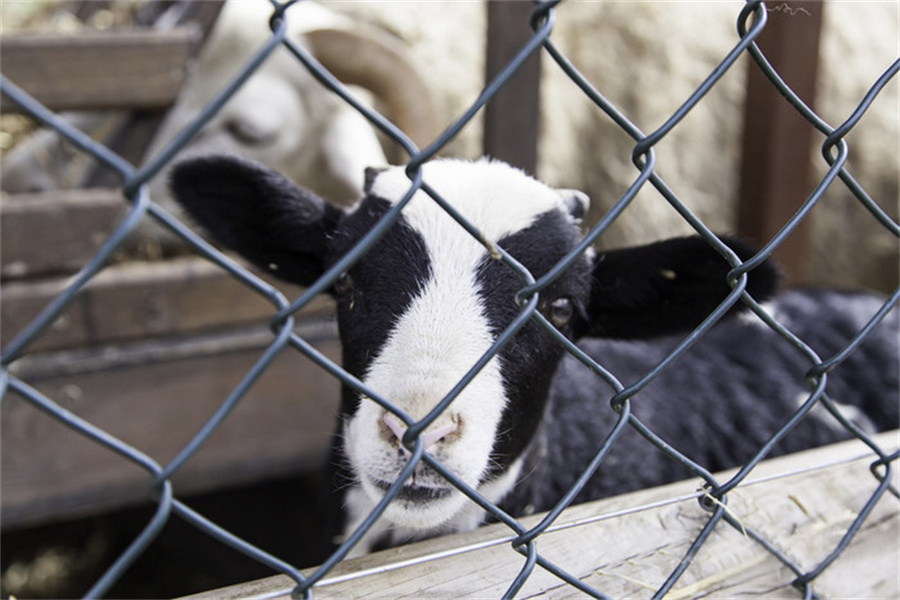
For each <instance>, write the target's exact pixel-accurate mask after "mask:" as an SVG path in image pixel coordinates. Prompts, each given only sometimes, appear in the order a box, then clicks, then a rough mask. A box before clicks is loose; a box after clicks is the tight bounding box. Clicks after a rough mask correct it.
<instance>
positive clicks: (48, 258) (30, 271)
mask: <svg viewBox="0 0 900 600" xmlns="http://www.w3.org/2000/svg"><path fill="white" fill-rule="evenodd" d="M127 212H128V203H127V201H126V200H125V199H124V198H123V197H122V194H121V193H119V192H118V191H115V190H101V189H92V190H59V191H54V192H48V193H40V194H12V195H8V196H4V198H3V202H2V203H0V277H2V278H3V279H10V278H19V277H34V276H37V275H46V274H58V273H73V272H75V271H77V270H78V269H80V268H81V267H83V266H84V265H85V264H86V263H87V262H88V261H89V260H90V258H91V256H93V255H94V254H95V253H96V252H97V251H98V250H99V249H100V247H101V246H102V245H103V243H104V242H105V241H106V239H107V238H108V237H109V235H110V233H112V232H113V230H115V228H116V227H117V226H118V225H119V224H120V223H121V222H122V220H123V219H124V218H125V215H126V214H127Z"/></svg>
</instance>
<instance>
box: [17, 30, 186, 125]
mask: <svg viewBox="0 0 900 600" xmlns="http://www.w3.org/2000/svg"><path fill="white" fill-rule="evenodd" d="M197 38H198V35H197V33H196V30H195V28H193V27H179V28H175V29H171V30H168V31H155V30H139V29H136V30H129V31H108V32H84V33H77V34H69V35H61V34H58V33H20V34H10V35H4V36H3V38H2V39H0V53H2V55H3V65H2V73H3V76H4V77H7V78H9V79H10V81H12V82H13V83H15V84H16V85H18V86H19V87H21V88H23V89H24V90H25V91H26V92H28V93H29V94H31V95H32V96H34V97H35V98H37V100H39V101H40V102H41V103H43V104H44V105H45V106H47V107H48V108H50V109H51V110H86V109H154V108H165V107H167V106H169V105H170V104H172V102H173V101H174V100H175V97H176V96H177V95H178V92H179V89H180V88H181V83H182V80H183V79H184V75H185V66H186V63H187V61H188V59H189V57H190V56H191V51H192V48H193V46H194V44H195V43H197ZM0 108H2V109H3V110H5V111H11V110H16V107H15V104H14V103H13V102H9V101H8V100H6V98H3V99H2V103H0Z"/></svg>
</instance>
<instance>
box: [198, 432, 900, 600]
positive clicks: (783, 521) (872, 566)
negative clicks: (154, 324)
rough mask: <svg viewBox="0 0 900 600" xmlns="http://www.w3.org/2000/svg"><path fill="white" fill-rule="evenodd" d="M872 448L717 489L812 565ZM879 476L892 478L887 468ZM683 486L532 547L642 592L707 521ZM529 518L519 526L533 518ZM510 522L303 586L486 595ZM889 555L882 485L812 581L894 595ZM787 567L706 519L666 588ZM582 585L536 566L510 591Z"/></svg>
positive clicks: (864, 494) (847, 512) (500, 570)
mask: <svg viewBox="0 0 900 600" xmlns="http://www.w3.org/2000/svg"><path fill="white" fill-rule="evenodd" d="M876 440H877V443H878V444H879V445H880V446H881V447H882V448H886V449H888V451H891V449H895V448H897V447H898V445H900V432H898V431H892V432H888V433H883V434H881V435H879V436H877V437H876ZM874 460H875V457H874V455H873V454H872V453H871V452H870V451H869V450H868V448H867V447H866V446H864V445H863V444H862V443H861V442H857V441H852V442H844V443H841V444H835V445H833V446H827V447H824V448H819V449H815V450H810V451H806V452H801V453H798V454H794V455H789V456H785V457H782V458H777V459H773V460H769V461H765V462H763V463H761V464H760V465H759V466H758V467H757V468H756V470H755V471H754V472H753V474H752V476H751V477H750V478H749V479H748V481H747V482H746V483H745V484H743V485H741V486H740V487H738V488H737V489H736V490H735V491H733V492H732V493H731V494H729V496H728V500H729V502H728V510H729V512H730V513H731V514H732V515H733V516H734V517H735V518H736V519H738V520H739V521H740V523H741V524H742V525H743V526H744V527H745V528H747V529H748V530H752V531H754V532H755V533H757V534H760V535H762V536H763V537H764V538H765V539H767V540H769V541H770V542H771V543H773V544H774V545H775V546H776V547H777V548H778V549H779V550H780V551H781V552H783V553H785V554H786V555H787V556H788V557H789V558H790V559H791V560H792V561H794V562H795V563H796V564H799V565H800V566H801V567H802V568H804V569H812V568H813V567H815V566H816V565H817V564H818V563H819V562H820V561H822V560H823V559H825V557H827V556H828V554H829V553H830V552H831V551H832V549H833V548H834V547H835V545H836V544H837V543H838V541H839V540H840V539H841V537H842V536H843V534H844V532H845V531H846V530H847V527H848V526H849V525H850V523H851V521H852V520H853V519H854V518H855V517H856V515H857V514H858V512H859V511H860V509H861V508H862V507H863V505H864V504H865V503H866V501H867V500H868V499H869V497H870V496H871V495H872V493H873V492H874V490H875V489H876V488H877V486H878V482H877V481H876V479H875V478H874V477H873V476H872V474H871V473H870V472H869V464H870V463H872V462H873V461H874ZM726 478H727V475H725V474H723V475H722V479H720V481H723V480H725V479H726ZM893 482H894V485H895V486H897V484H898V483H900V474H898V473H897V471H896V469H895V470H894V473H893ZM697 488H698V481H695V480H687V481H683V482H679V483H674V484H670V485H666V486H662V487H658V488H653V489H648V490H642V491H638V492H634V493H630V494H624V495H622V496H617V497H614V498H608V499H605V500H600V501H597V502H591V503H587V504H583V505H580V506H573V507H570V508H569V509H568V510H566V511H565V512H564V513H563V514H562V515H561V516H560V518H559V519H558V520H557V521H556V524H555V525H554V526H553V527H552V528H551V530H549V531H548V532H547V533H545V534H542V535H541V536H539V537H538V538H537V546H538V550H539V552H540V553H541V555H542V556H543V557H545V558H547V559H549V560H551V561H553V563H554V564H556V565H557V566H559V567H561V568H563V569H565V570H566V571H568V572H569V573H571V574H574V575H575V576H577V577H578V578H579V579H580V580H582V581H583V582H584V583H586V584H588V585H591V586H593V587H595V589H598V590H600V591H602V592H603V593H605V594H607V595H609V596H610V597H612V598H649V597H650V596H652V594H653V592H654V591H655V590H656V589H657V588H659V587H660V586H661V585H662V583H663V582H664V581H665V579H666V577H668V575H669V573H670V572H671V571H672V569H673V568H675V566H676V565H677V563H678V561H680V560H681V558H682V557H683V556H684V554H685V552H686V551H687V549H688V547H689V546H690V544H691V543H692V542H693V540H694V538H695V537H696V535H697V534H698V533H699V531H700V529H701V528H702V527H703V526H704V525H705V523H706V522H707V520H708V519H709V513H708V512H707V511H706V510H704V509H703V508H702V507H701V505H700V503H699V502H698V498H699V493H698V489H697ZM540 517H541V516H540V515H536V516H532V517H529V518H527V519H524V520H523V524H525V525H526V526H531V525H535V524H536V523H538V521H539V520H540ZM510 533H511V532H510V530H509V528H508V527H506V526H505V525H491V526H488V527H483V528H481V529H478V530H476V531H472V532H468V533H461V534H455V535H450V536H446V537H442V538H437V539H434V540H428V541H425V542H421V543H417V544H410V545H408V546H401V547H398V548H392V549H390V550H385V551H382V552H378V553H375V554H371V555H368V556H363V557H360V558H357V559H353V560H348V561H344V562H342V563H340V564H338V565H337V566H336V567H335V569H334V570H332V571H331V572H330V573H329V574H328V575H327V576H326V578H325V579H323V580H322V582H321V583H320V584H319V585H318V586H317V587H315V588H313V590H314V593H315V597H316V598H404V597H415V598H469V597H479V598H499V597H501V596H502V595H503V593H504V592H505V591H506V589H507V587H508V586H509V584H510V583H511V582H512V580H513V579H514V578H515V577H516V575H517V574H518V572H519V570H520V569H521V568H522V566H523V564H524V558H523V557H522V555H520V554H519V553H518V552H516V551H515V550H513V549H512V548H511V547H510V543H509V542H510V540H511V539H512V537H513V536H511V535H510ZM297 543H298V544H301V543H303V540H301V539H298V540H297ZM898 564H900V500H898V499H897V497H895V496H893V495H891V494H890V493H886V494H885V495H884V496H882V498H881V501H880V502H879V503H878V504H877V506H876V507H875V509H874V511H873V512H872V513H871V514H870V515H869V517H868V519H866V521H865V523H864V525H863V527H862V529H861V530H860V531H859V532H858V534H857V535H856V537H855V538H854V540H853V543H852V544H851V545H850V547H849V548H848V549H847V550H846V551H845V552H844V553H843V554H842V555H841V556H840V558H839V559H838V560H837V562H836V563H834V564H833V565H831V566H830V567H829V568H828V569H826V570H825V572H824V573H823V574H822V575H821V576H820V577H819V578H817V579H816V580H815V585H814V589H815V590H816V592H817V593H819V594H820V595H821V596H822V597H826V598H839V597H844V598H846V597H857V598H862V597H864V598H897V597H898V595H900V575H898V569H897V565H898ZM312 571H313V570H312V569H310V570H308V571H305V572H304V573H306V574H307V575H308V574H309V573H311V572H312ZM795 577H796V575H794V574H793V572H792V571H790V570H789V569H788V568H786V567H785V566H784V565H783V564H782V563H781V562H780V561H778V560H777V559H776V558H774V556H773V555H772V554H770V553H769V552H768V551H767V550H765V549H764V548H763V547H762V546H761V545H760V544H758V543H756V542H755V541H753V540H752V539H750V537H748V536H746V535H744V534H743V533H742V532H741V531H739V530H737V529H735V528H733V527H731V526H729V525H727V524H726V523H724V522H720V523H719V525H717V527H716V529H715V531H714V532H713V535H712V537H711V538H710V539H709V540H708V541H707V542H706V543H705V544H704V545H703V547H702V548H701V549H700V551H699V553H698V555H697V556H696V558H695V559H694V561H693V563H692V564H691V566H690V567H689V568H688V570H687V571H686V572H685V574H684V575H683V576H682V578H681V579H680V580H679V582H678V583H677V584H676V587H675V588H674V589H673V590H672V591H671V592H670V593H669V594H668V595H667V596H666V597H667V598H673V599H677V598H698V597H707V596H715V597H729V598H731V597H739V596H757V597H759V596H763V597H770V598H774V597H778V598H801V597H802V594H800V592H798V591H797V590H796V589H794V588H793V587H792V586H791V581H793V580H794V579H795ZM292 587H293V585H292V581H291V580H290V579H289V578H288V577H286V576H283V575H279V576H275V577H271V578H268V579H264V580H260V581H255V582H250V583H246V584H243V585H238V586H233V587H229V588H224V589H219V590H215V591H210V592H208V593H203V594H198V595H195V596H191V598H195V599H201V598H203V599H206V598H218V599H223V600H224V599H228V598H259V597H266V598H276V597H289V595H290V590H291V589H292ZM582 596H583V594H582V593H581V592H579V591H578V590H576V589H574V588H572V587H571V586H568V585H567V584H564V583H563V582H562V581H561V580H560V579H558V578H556V577H555V576H554V575H552V574H550V573H548V572H546V571H544V570H542V569H541V568H540V567H536V568H535V571H534V573H533V574H532V575H531V577H530V578H529V579H528V581H527V582H526V583H525V586H524V588H523V589H522V590H521V591H520V593H519V594H518V596H517V597H522V598H533V597H542V598H543V597H546V598H569V597H582Z"/></svg>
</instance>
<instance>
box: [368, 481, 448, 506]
mask: <svg viewBox="0 0 900 600" xmlns="http://www.w3.org/2000/svg"><path fill="white" fill-rule="evenodd" d="M374 483H375V487H377V488H378V489H380V490H382V491H385V492H387V491H388V490H389V489H390V488H391V486H392V485H393V483H392V482H388V481H381V480H377V481H375V482H374ZM451 493H453V489H452V488H450V487H432V486H425V485H415V484H410V483H407V484H406V485H404V486H403V487H401V488H400V492H399V493H398V494H397V498H399V499H400V500H403V501H405V502H412V503H415V504H425V503H428V502H434V501H436V500H442V499H443V498H446V497H447V496H449V495H450V494H451Z"/></svg>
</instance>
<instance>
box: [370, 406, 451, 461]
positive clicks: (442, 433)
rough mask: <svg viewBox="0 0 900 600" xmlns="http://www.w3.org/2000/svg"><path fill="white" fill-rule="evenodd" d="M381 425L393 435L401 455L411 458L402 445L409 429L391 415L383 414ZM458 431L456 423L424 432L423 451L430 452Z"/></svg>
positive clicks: (407, 450) (410, 453)
mask: <svg viewBox="0 0 900 600" xmlns="http://www.w3.org/2000/svg"><path fill="white" fill-rule="evenodd" d="M381 421H382V423H384V424H385V426H386V427H387V428H388V429H389V430H390V431H391V433H393V434H394V437H395V438H396V439H397V445H398V446H399V448H400V450H402V451H403V454H404V455H405V456H406V457H407V458H409V457H410V456H412V452H410V451H409V449H407V448H406V446H404V445H403V436H404V435H405V434H406V431H407V429H409V428H408V427H407V426H406V425H404V424H403V422H401V421H400V419H398V418H397V417H395V416H394V415H392V414H391V413H385V415H384V416H383V417H382V418H381ZM458 429H459V425H458V423H457V422H454V423H448V424H446V425H442V426H441V427H438V428H437V429H433V430H430V431H428V430H426V431H425V432H424V433H423V434H422V435H421V438H422V443H423V444H424V445H425V451H426V452H431V451H433V450H434V447H435V446H436V445H437V443H438V442H440V441H441V440H443V439H444V438H446V437H447V436H449V435H450V434H452V433H454V432H456V431H457V430H458Z"/></svg>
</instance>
